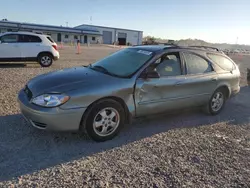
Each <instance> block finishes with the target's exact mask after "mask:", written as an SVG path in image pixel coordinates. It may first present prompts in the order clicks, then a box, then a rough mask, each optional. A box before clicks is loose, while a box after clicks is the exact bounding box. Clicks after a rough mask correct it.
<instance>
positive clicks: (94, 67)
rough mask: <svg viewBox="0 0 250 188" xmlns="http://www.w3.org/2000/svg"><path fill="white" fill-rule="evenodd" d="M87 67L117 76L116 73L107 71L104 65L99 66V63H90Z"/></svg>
mask: <svg viewBox="0 0 250 188" xmlns="http://www.w3.org/2000/svg"><path fill="white" fill-rule="evenodd" d="M89 68H91V69H93V70H96V71H101V72H102V73H105V74H108V75H111V76H116V77H119V76H118V75H116V74H113V73H111V72H109V71H108V70H107V69H105V68H104V67H102V66H99V65H96V66H92V65H91V64H90V65H89Z"/></svg>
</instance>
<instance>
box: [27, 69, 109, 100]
mask: <svg viewBox="0 0 250 188" xmlns="http://www.w3.org/2000/svg"><path fill="white" fill-rule="evenodd" d="M112 78H114V77H111V76H109V75H106V74H103V73H100V72H97V71H94V70H91V69H89V68H86V67H75V68H67V69H62V70H59V71H53V72H49V73H46V74H42V75H39V76H37V77H34V78H33V79H31V80H30V81H29V82H28V84H27V86H28V88H29V89H30V90H31V92H32V94H33V97H34V96H38V95H41V94H44V93H53V92H61V93H63V92H66V91H70V90H74V89H78V88H79V87H87V85H90V84H91V85H92V84H101V83H102V82H103V81H107V79H108V80H110V79H112Z"/></svg>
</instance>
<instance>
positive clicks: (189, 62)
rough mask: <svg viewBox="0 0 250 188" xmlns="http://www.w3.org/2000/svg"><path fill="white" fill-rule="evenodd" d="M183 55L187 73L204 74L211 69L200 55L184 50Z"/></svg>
mask: <svg viewBox="0 0 250 188" xmlns="http://www.w3.org/2000/svg"><path fill="white" fill-rule="evenodd" d="M183 55H184V58H185V62H186V69H187V74H204V73H208V72H212V71H213V69H212V67H211V65H210V64H209V63H208V62H207V61H206V60H205V59H203V58H202V57H200V56H198V55H195V54H191V53H186V52H184V53H183Z"/></svg>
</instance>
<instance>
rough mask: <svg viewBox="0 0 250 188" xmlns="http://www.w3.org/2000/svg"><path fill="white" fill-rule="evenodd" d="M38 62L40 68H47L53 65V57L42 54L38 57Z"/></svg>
mask: <svg viewBox="0 0 250 188" xmlns="http://www.w3.org/2000/svg"><path fill="white" fill-rule="evenodd" d="M38 62H39V64H40V65H41V66H42V67H49V66H51V65H52V63H53V57H52V55H50V54H48V53H44V54H41V55H39V57H38Z"/></svg>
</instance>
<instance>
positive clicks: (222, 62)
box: [207, 54, 236, 71]
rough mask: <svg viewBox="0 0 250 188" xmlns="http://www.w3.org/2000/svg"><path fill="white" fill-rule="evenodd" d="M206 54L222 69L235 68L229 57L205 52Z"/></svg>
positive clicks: (229, 69)
mask: <svg viewBox="0 0 250 188" xmlns="http://www.w3.org/2000/svg"><path fill="white" fill-rule="evenodd" d="M207 56H208V58H210V59H211V60H212V61H213V62H215V63H216V64H217V65H218V66H219V67H221V68H222V69H224V70H227V71H231V70H234V69H235V68H236V67H235V65H234V63H233V62H232V61H231V60H230V59H228V58H226V57H224V56H221V55H217V54H207Z"/></svg>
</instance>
